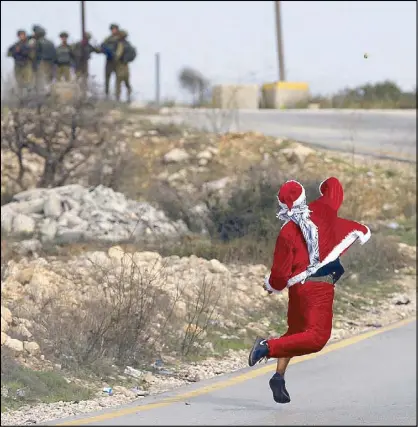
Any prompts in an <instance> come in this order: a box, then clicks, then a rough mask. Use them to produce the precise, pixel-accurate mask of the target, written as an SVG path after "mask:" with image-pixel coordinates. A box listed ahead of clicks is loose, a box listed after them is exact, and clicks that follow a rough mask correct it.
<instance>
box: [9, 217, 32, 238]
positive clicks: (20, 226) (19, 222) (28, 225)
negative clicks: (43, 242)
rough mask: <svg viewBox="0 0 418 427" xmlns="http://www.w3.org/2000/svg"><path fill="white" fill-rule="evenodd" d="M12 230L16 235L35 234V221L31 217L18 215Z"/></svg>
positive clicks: (14, 219)
mask: <svg viewBox="0 0 418 427" xmlns="http://www.w3.org/2000/svg"><path fill="white" fill-rule="evenodd" d="M12 229H13V232H14V233H16V234H28V235H29V234H33V232H34V231H35V221H34V220H33V219H32V218H31V217H30V216H27V215H23V214H17V215H16V216H15V217H14V218H13V226H12Z"/></svg>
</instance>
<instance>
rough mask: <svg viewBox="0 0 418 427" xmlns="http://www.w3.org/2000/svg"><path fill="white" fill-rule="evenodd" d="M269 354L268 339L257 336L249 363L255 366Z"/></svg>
mask: <svg viewBox="0 0 418 427" xmlns="http://www.w3.org/2000/svg"><path fill="white" fill-rule="evenodd" d="M268 354H269V347H268V345H267V340H265V339H264V338H256V340H255V342H254V345H253V348H252V349H251V351H250V355H249V356H248V364H249V365H250V366H254V365H255V364H256V363H258V362H261V361H262V360H263V359H265V358H267V357H268Z"/></svg>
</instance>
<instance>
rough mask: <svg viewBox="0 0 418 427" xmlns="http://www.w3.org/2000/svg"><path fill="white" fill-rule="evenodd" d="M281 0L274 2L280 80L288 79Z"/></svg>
mask: <svg viewBox="0 0 418 427" xmlns="http://www.w3.org/2000/svg"><path fill="white" fill-rule="evenodd" d="M280 3H281V1H279V0H276V1H275V2H274V6H275V11H276V36H277V62H278V65H279V81H281V82H284V81H286V74H285V66H284V52H283V36H282V19H281V13H280V7H281V5H280Z"/></svg>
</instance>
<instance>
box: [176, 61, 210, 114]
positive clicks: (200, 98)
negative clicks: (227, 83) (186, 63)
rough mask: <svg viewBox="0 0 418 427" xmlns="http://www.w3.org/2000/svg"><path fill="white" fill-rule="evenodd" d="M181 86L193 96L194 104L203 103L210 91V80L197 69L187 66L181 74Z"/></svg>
mask: <svg viewBox="0 0 418 427" xmlns="http://www.w3.org/2000/svg"><path fill="white" fill-rule="evenodd" d="M179 83H180V86H181V87H182V88H183V89H185V90H186V91H187V92H189V94H190V95H191V96H192V98H193V105H194V106H197V105H202V104H203V102H204V99H205V97H206V95H207V93H208V91H209V85H210V82H209V80H208V79H207V78H206V77H204V76H203V74H202V73H200V72H199V71H197V70H194V69H193V68H190V67H185V68H183V69H182V70H181V72H180V74H179Z"/></svg>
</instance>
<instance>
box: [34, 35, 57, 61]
mask: <svg viewBox="0 0 418 427" xmlns="http://www.w3.org/2000/svg"><path fill="white" fill-rule="evenodd" d="M36 53H37V57H38V60H41V61H55V59H56V50H55V46H54V43H52V42H51V41H49V40H48V39H45V38H41V39H39V40H38V41H37V43H36Z"/></svg>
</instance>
